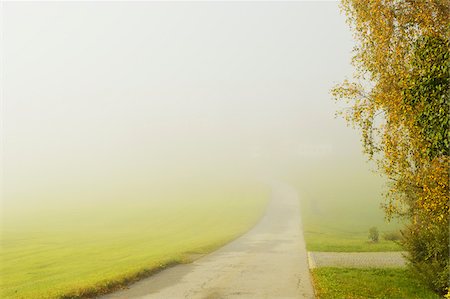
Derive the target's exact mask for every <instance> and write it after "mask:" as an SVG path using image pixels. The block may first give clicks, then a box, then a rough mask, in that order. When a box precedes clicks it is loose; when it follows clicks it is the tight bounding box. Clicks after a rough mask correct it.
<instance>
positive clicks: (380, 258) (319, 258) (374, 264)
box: [308, 251, 406, 269]
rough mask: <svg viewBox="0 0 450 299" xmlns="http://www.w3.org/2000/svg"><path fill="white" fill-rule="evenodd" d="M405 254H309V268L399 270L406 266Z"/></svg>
mask: <svg viewBox="0 0 450 299" xmlns="http://www.w3.org/2000/svg"><path fill="white" fill-rule="evenodd" d="M405 254H406V253H405V252H317V251H315V252H313V251H310V252H308V263H309V267H310V268H311V269H312V268H319V267H342V268H389V267H392V268H398V267H405V266H406V259H405V257H404V256H405Z"/></svg>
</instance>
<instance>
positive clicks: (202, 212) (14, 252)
mask: <svg viewBox="0 0 450 299" xmlns="http://www.w3.org/2000/svg"><path fill="white" fill-rule="evenodd" d="M177 187H178V188H177V190H168V191H167V192H162V193H160V194H153V195H152V196H151V197H150V198H147V199H145V198H144V199H143V198H142V194H143V193H141V194H139V199H133V198H128V199H127V200H108V201H105V202H104V203H103V204H102V205H100V204H98V201H97V202H96V203H95V205H93V204H91V203H82V202H78V203H73V205H70V203H68V202H60V203H58V202H56V201H55V202H53V204H48V203H46V204H45V208H42V207H41V208H40V209H38V210H35V211H30V212H26V211H21V210H20V211H16V212H14V209H12V208H10V209H9V210H7V211H9V212H10V213H9V215H8V217H6V219H5V221H4V222H3V227H2V238H1V243H2V244H1V251H0V257H1V266H0V267H1V268H0V290H1V291H0V295H1V296H0V297H1V298H71V297H83V296H92V295H95V294H101V293H105V292H106V291H108V290H113V289H115V288H118V287H120V286H121V285H125V284H127V283H129V282H131V281H134V280H136V279H139V278H141V277H144V276H148V275H150V274H152V273H154V272H155V271H158V270H160V269H162V268H164V267H167V266H169V265H172V264H176V263H183V262H188V261H189V260H190V256H192V255H193V254H196V253H206V252H209V251H211V250H213V249H215V248H217V247H219V246H221V245H223V244H224V243H226V242H228V241H230V240H231V239H233V238H235V237H237V236H238V235H240V234H242V233H244V232H245V231H246V230H248V229H249V228H250V227H251V226H252V225H253V224H254V223H255V222H256V221H257V220H258V219H259V217H260V215H261V214H262V213H263V211H264V208H265V203H266V199H267V197H268V192H267V191H268V190H266V189H265V188H263V187H262V186H249V185H245V186H243V185H239V186H237V185H233V186H229V185H226V186H225V185H221V186H219V185H217V186H211V185H209V187H207V188H200V187H199V188H190V187H189V188H183V187H180V186H177Z"/></svg>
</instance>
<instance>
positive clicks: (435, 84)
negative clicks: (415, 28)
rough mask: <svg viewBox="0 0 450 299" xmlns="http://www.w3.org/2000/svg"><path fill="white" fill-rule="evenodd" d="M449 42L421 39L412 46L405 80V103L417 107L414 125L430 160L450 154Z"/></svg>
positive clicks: (425, 37)
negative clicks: (408, 70) (411, 54)
mask: <svg viewBox="0 0 450 299" xmlns="http://www.w3.org/2000/svg"><path fill="white" fill-rule="evenodd" d="M449 47H450V43H449V40H445V39H443V38H440V37H435V36H422V37H420V38H419V39H418V40H417V41H416V42H415V43H414V45H413V51H412V52H413V57H412V59H411V71H410V72H409V74H408V76H407V77H406V78H405V79H404V82H403V83H404V84H405V86H406V87H405V88H404V90H403V96H404V99H403V100H404V102H405V104H407V105H410V106H412V107H413V108H414V111H415V113H414V114H413V116H414V118H415V120H414V121H415V125H416V127H417V128H418V129H419V133H420V135H421V136H423V139H424V143H425V144H426V145H427V146H426V148H425V149H426V150H425V154H426V155H427V156H428V157H429V159H430V160H431V159H433V158H435V157H439V156H442V155H447V154H448V153H449V151H450V145H449V137H450V135H449V123H450V118H449V116H448V109H449V107H450V95H449V88H450V69H449V58H450V53H449V50H448V49H449Z"/></svg>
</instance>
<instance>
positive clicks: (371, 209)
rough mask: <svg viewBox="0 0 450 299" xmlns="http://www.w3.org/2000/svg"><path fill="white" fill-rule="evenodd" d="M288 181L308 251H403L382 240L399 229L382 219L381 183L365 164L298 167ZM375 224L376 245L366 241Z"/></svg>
mask: <svg viewBox="0 0 450 299" xmlns="http://www.w3.org/2000/svg"><path fill="white" fill-rule="evenodd" d="M299 169H300V168H299ZM288 180H289V181H290V182H291V184H292V185H294V186H296V187H297V189H298V192H299V195H300V200H301V208H302V222H303V230H304V234H305V241H306V247H307V250H309V251H342V252H352V251H399V250H402V249H401V247H400V246H399V245H398V244H397V243H396V242H393V241H387V240H384V239H383V235H384V234H385V233H388V232H394V231H398V230H399V229H400V227H401V225H400V224H399V223H396V222H391V223H388V222H387V221H386V220H385V218H384V212H383V210H382V209H381V208H380V205H381V203H382V200H383V198H382V195H381V194H382V192H383V180H382V179H381V178H380V177H378V176H377V175H375V174H374V173H372V172H371V171H370V170H369V169H368V165H366V164H364V163H362V164H360V165H357V164H351V161H350V162H349V161H325V162H321V163H316V164H311V165H303V168H301V169H300V170H299V172H298V173H296V174H295V173H294V174H291V176H290V178H288ZM374 226H375V227H377V228H378V230H379V232H380V242H378V243H372V242H370V240H369V239H368V235H369V229H370V228H371V227H374Z"/></svg>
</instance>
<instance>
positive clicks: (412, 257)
mask: <svg viewBox="0 0 450 299" xmlns="http://www.w3.org/2000/svg"><path fill="white" fill-rule="evenodd" d="M403 234H404V238H403V239H402V245H403V247H404V248H405V249H406V250H407V251H408V253H409V256H408V259H409V261H410V264H409V268H410V269H411V270H412V271H413V273H414V275H415V276H416V277H418V278H420V279H421V280H422V281H424V282H425V283H426V284H427V285H428V286H429V287H430V288H431V289H433V290H435V291H436V292H438V293H441V294H444V293H445V292H446V290H447V287H448V280H449V275H450V262H449V251H450V250H449V249H450V248H449V246H450V245H449V229H448V227H444V226H442V225H438V224H435V225H433V226H432V227H428V228H427V229H422V227H421V226H419V225H417V224H416V225H414V224H412V225H410V226H408V228H407V229H406V230H405V231H404V232H403Z"/></svg>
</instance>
